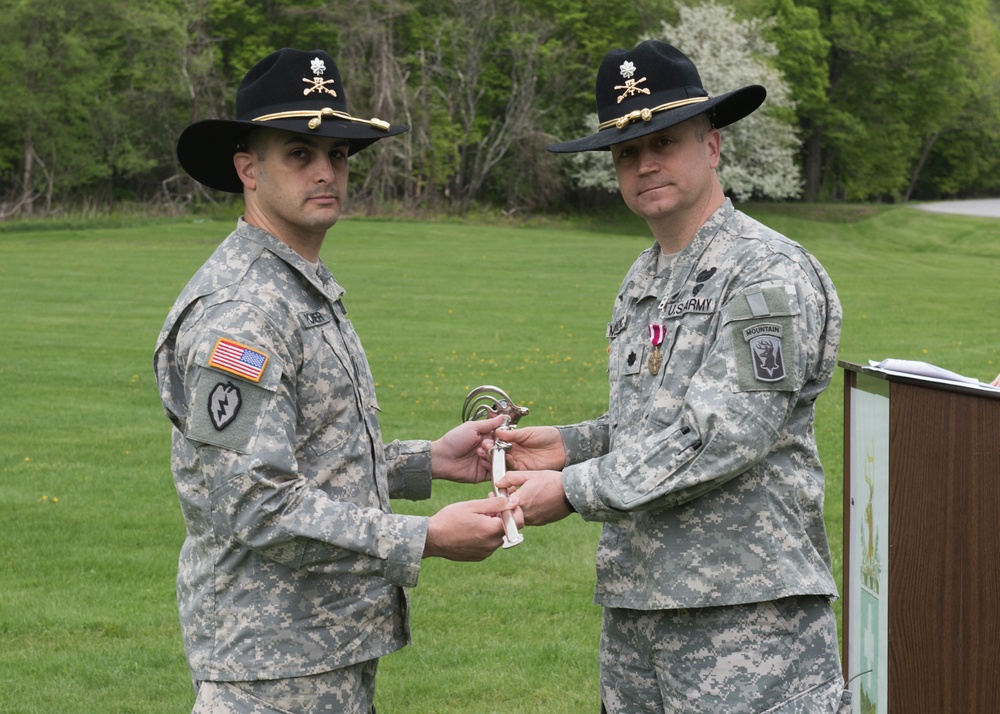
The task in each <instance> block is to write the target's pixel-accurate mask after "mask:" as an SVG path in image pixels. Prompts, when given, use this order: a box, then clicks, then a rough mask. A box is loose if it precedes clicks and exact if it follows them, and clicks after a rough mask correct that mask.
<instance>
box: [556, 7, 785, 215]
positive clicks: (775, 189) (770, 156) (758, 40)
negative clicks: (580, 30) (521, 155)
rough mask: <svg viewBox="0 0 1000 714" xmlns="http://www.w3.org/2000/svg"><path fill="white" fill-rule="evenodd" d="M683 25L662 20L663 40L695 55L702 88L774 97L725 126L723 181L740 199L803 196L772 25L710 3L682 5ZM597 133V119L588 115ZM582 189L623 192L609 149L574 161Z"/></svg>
mask: <svg viewBox="0 0 1000 714" xmlns="http://www.w3.org/2000/svg"><path fill="white" fill-rule="evenodd" d="M679 12H680V15H679V20H678V22H677V24H676V25H671V24H669V23H666V22H664V23H661V25H662V26H661V29H660V33H659V35H658V36H657V37H655V38H643V39H661V40H663V41H665V42H669V43H670V44H672V45H674V46H675V47H677V48H678V49H680V50H681V51H682V52H683V53H684V54H686V55H687V56H688V57H690V58H691V60H692V61H693V62H694V64H695V66H696V67H697V68H698V73H699V74H700V75H701V81H702V84H703V85H704V86H705V88H706V89H707V90H708V92H709V94H710V95H712V96H716V95H719V94H724V93H726V92H729V91H732V90H734V89H739V88H740V87H744V86H746V85H748V84H761V85H763V86H764V87H766V88H767V100H766V101H765V102H764V104H763V106H762V107H761V108H760V109H758V110H757V111H756V112H754V113H753V114H751V115H750V116H748V117H746V118H744V119H741V120H740V121H738V122H736V123H735V124H731V125H730V126H728V127H725V128H723V130H722V133H723V141H722V161H721V163H720V165H719V178H720V179H721V181H722V185H723V187H724V188H725V189H726V190H727V191H729V192H730V193H731V194H732V195H733V196H735V197H736V198H737V199H738V200H741V201H745V200H747V199H749V198H751V197H757V198H769V199H784V198H798V197H799V196H800V195H801V192H802V177H801V171H800V169H799V165H798V162H797V160H796V157H797V155H798V151H799V146H800V140H799V138H798V137H797V136H796V133H795V129H794V124H793V122H794V121H795V114H794V111H793V110H794V102H793V100H792V98H791V92H790V90H789V88H788V85H787V84H786V83H785V81H784V79H783V78H782V76H781V74H780V72H779V71H778V70H777V69H775V67H774V65H773V63H772V62H771V58H773V57H775V56H776V55H777V48H775V46H774V44H772V43H770V42H768V41H767V40H765V39H764V35H765V32H766V30H767V29H768V28H769V27H770V21H769V20H761V19H749V20H737V19H736V17H735V15H734V14H733V11H732V9H730V8H728V7H723V6H721V5H718V4H717V3H715V2H713V1H712V0H709V2H706V3H704V4H702V5H698V6H692V7H685V6H682V7H680V8H679ZM588 121H589V123H590V126H591V128H592V130H593V131H597V114H593V115H591V116H590V117H588ZM573 163H574V168H575V170H574V175H573V178H574V179H575V180H576V182H577V184H578V185H579V186H581V187H586V188H599V189H605V190H607V191H617V190H618V182H617V180H616V178H615V172H614V167H613V166H612V164H611V157H610V156H609V154H608V152H584V153H580V154H576V155H574V157H573Z"/></svg>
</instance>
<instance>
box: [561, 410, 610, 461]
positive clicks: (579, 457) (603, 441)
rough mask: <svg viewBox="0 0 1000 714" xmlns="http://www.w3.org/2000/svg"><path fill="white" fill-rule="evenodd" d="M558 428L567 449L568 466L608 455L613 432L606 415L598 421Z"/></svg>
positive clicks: (592, 420)
mask: <svg viewBox="0 0 1000 714" xmlns="http://www.w3.org/2000/svg"><path fill="white" fill-rule="evenodd" d="M556 428H557V429H558V430H559V435H560V436H562V441H563V448H564V449H566V464H565V465H566V466H569V465H571V464H578V463H580V462H581V461H587V460H589V459H596V458H597V457H599V456H603V455H604V454H606V453H608V444H609V442H610V440H611V432H610V428H609V424H608V415H607V414H606V413H605V414H604V415H603V416H601V417H598V418H597V419H591V420H590V421H584V422H580V423H579V424H568V425H565V426H559V427H556Z"/></svg>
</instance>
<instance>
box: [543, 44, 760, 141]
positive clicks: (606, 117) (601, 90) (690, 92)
mask: <svg viewBox="0 0 1000 714" xmlns="http://www.w3.org/2000/svg"><path fill="white" fill-rule="evenodd" d="M765 96H767V92H766V90H765V89H764V88H763V87H762V86H760V85H759V84H751V85H750V86H747V87H743V88H742V89H737V90H736V91H733V92H728V93H727V94H720V95H719V96H717V97H710V96H709V95H708V92H707V91H705V88H704V87H703V86H702V84H701V77H700V76H699V75H698V70H697V69H696V68H695V66H694V63H693V62H692V61H691V60H690V59H688V57H687V56H686V55H684V54H683V53H682V52H681V51H680V50H678V49H677V48H676V47H673V46H671V45H668V44H667V43H666V42H660V41H659V40H645V41H643V42H640V43H639V44H638V45H636V46H635V47H634V48H633V49H631V50H621V49H618V50H611V51H610V52H608V53H607V54H606V55H604V59H602V60H601V66H600V68H599V69H598V70H597V118H598V121H599V122H600V124H599V125H598V130H597V133H596V134H592V135H590V136H585V137H583V138H582V139H574V140H573V141H564V142H562V143H560V144H551V145H550V146H548V147H546V148H547V149H548V150H549V151H553V152H556V153H567V152H572V151H597V150H600V149H608V148H610V147H611V145H612V144H618V143H620V142H623V141H629V140H631V139H636V138H638V137H640V136H646V135H647V134H653V133H655V132H658V131H662V130H663V129H666V128H667V127H671V126H674V125H675V124H680V123H681V122H683V121H687V120H688V119H690V118H692V117H694V116H697V115H698V114H703V113H707V114H708V116H709V119H711V121H712V125H713V126H714V127H715V128H717V129H719V128H721V127H724V126H726V125H727V124H732V123H733V122H734V121H738V120H740V119H742V118H743V117H745V116H747V115H748V114H750V113H752V112H753V111H754V110H756V109H757V107H759V106H760V105H761V104H762V103H763V101H764V97H765Z"/></svg>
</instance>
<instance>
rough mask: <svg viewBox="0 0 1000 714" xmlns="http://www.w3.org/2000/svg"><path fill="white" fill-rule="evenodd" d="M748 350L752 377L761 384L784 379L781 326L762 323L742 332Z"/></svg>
mask: <svg viewBox="0 0 1000 714" xmlns="http://www.w3.org/2000/svg"><path fill="white" fill-rule="evenodd" d="M743 339H744V340H746V342H747V345H748V347H749V348H750V357H751V362H753V373H754V377H756V378H757V380H758V381H761V382H778V381H780V380H782V379H784V378H785V353H784V350H783V349H782V345H781V325H776V324H774V323H769V322H764V323H758V324H756V325H753V326H752V327H748V328H746V329H744V330H743Z"/></svg>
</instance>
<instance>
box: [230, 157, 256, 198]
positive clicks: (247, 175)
mask: <svg viewBox="0 0 1000 714" xmlns="http://www.w3.org/2000/svg"><path fill="white" fill-rule="evenodd" d="M233 166H235V167H236V175H237V176H238V177H239V179H240V181H241V182H242V183H243V190H245V191H254V190H256V188H257V156H256V154H251V153H249V152H247V151H238V152H236V153H235V154H233Z"/></svg>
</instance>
